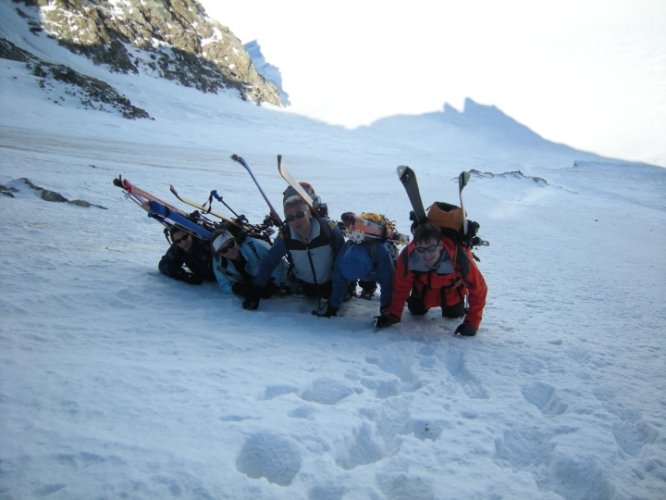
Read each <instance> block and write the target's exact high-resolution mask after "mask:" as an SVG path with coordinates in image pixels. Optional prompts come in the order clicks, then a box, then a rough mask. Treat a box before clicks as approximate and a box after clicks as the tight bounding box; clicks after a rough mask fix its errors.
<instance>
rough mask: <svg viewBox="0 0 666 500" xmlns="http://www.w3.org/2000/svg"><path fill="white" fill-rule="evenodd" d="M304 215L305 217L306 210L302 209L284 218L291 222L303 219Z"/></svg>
mask: <svg viewBox="0 0 666 500" xmlns="http://www.w3.org/2000/svg"><path fill="white" fill-rule="evenodd" d="M303 217H305V212H303V211H302V210H301V211H300V212H296V213H295V214H291V215H287V216H286V217H285V218H284V221H285V222H286V223H287V224H289V223H290V222H293V221H295V220H296V219H298V220H301V219H302V218H303Z"/></svg>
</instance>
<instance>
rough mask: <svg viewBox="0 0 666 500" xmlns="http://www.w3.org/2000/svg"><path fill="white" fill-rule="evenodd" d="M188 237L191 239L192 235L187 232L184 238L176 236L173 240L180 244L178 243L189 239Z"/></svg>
mask: <svg viewBox="0 0 666 500" xmlns="http://www.w3.org/2000/svg"><path fill="white" fill-rule="evenodd" d="M188 239H190V235H189V234H186V235H185V236H183V237H182V238H178V239H176V238H174V239H173V242H174V243H176V244H178V243H182V242H183V241H185V240H188Z"/></svg>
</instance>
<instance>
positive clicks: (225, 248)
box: [219, 238, 238, 260]
mask: <svg viewBox="0 0 666 500" xmlns="http://www.w3.org/2000/svg"><path fill="white" fill-rule="evenodd" d="M219 252H220V255H221V256H222V257H224V258H225V259H231V260H236V259H238V244H237V243H236V240H234V239H233V238H232V239H230V240H229V241H227V242H225V244H224V245H222V246H221V247H220V250H219Z"/></svg>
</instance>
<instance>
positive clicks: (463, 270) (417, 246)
mask: <svg viewBox="0 0 666 500" xmlns="http://www.w3.org/2000/svg"><path fill="white" fill-rule="evenodd" d="M487 292H488V287H487V286H486V282H485V280H484V279H483V275H482V274H481V272H480V271H479V268H478V267H476V263H475V262H474V258H473V257H472V255H471V251H470V250H468V249H466V248H463V247H462V246H461V245H459V244H457V243H456V242H455V241H454V240H453V239H451V238H449V237H447V236H444V235H442V231H441V229H440V228H439V227H438V226H436V225H434V224H430V223H425V224H422V225H420V226H418V227H417V228H416V231H415V232H414V240H413V241H412V242H411V243H410V244H409V245H407V246H406V247H405V248H404V249H403V250H402V252H401V253H400V257H399V258H398V262H397V267H396V271H395V278H394V280H393V294H392V296H391V304H390V305H389V307H388V310H387V311H384V312H383V313H382V314H381V316H377V317H376V318H375V326H376V327H377V328H384V327H387V326H391V325H393V324H395V323H398V322H399V321H400V319H401V318H402V311H403V309H404V306H405V302H406V303H407V308H408V309H409V311H410V312H411V313H412V314H415V315H423V314H426V313H427V312H428V310H429V309H430V308H432V307H441V308H442V316H444V317H446V318H458V317H462V316H464V317H465V319H464V321H463V323H461V324H460V325H459V326H458V328H456V331H455V333H456V335H464V336H469V337H471V336H474V335H476V332H477V331H478V329H479V324H480V323H481V317H482V315H483V308H484V306H485V304H486V294H487ZM466 301H467V307H465V302H466Z"/></svg>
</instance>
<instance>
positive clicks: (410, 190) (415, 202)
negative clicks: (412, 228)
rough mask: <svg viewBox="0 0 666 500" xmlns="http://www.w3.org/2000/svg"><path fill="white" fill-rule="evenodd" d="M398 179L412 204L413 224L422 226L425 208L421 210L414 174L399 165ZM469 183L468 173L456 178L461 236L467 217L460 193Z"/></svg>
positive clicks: (419, 195)
mask: <svg viewBox="0 0 666 500" xmlns="http://www.w3.org/2000/svg"><path fill="white" fill-rule="evenodd" d="M398 178H399V179H400V182H401V183H402V185H403V186H404V188H405V191H406V192H407V197H408V198H409V202H410V203H411V204H412V210H413V211H414V217H415V219H416V220H415V222H416V223H417V224H422V223H424V222H426V221H427V219H428V217H427V215H426V211H425V208H423V200H422V198H421V193H420V191H419V185H418V182H417V181H416V174H415V173H414V171H413V170H412V169H411V168H410V167H408V166H407V165H400V166H399V167H398ZM468 183H469V172H468V171H466V170H463V171H462V172H460V175H459V176H458V196H459V197H460V209H461V211H462V232H463V235H466V234H467V215H466V214H465V206H464V205H463V198H462V192H463V189H465V186H467V184H468Z"/></svg>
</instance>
